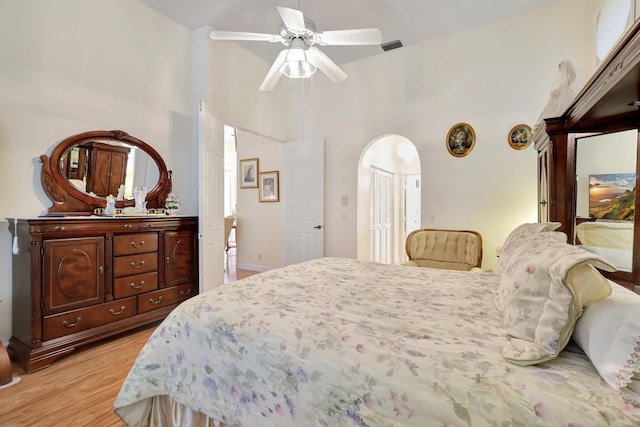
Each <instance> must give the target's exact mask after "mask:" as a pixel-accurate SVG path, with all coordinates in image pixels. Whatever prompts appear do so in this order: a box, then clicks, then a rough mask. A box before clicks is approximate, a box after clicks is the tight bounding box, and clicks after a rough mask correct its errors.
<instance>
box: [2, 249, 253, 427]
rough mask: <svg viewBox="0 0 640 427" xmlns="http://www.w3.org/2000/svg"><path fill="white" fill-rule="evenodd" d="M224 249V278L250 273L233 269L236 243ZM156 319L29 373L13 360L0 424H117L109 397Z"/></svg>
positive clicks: (77, 426) (6, 426)
mask: <svg viewBox="0 0 640 427" xmlns="http://www.w3.org/2000/svg"><path fill="white" fill-rule="evenodd" d="M229 252H230V253H229V255H228V258H229V259H228V262H227V264H228V267H229V268H228V269H227V273H226V274H225V283H228V282H231V281H234V280H236V279H241V278H244V277H247V276H251V275H252V274H255V272H253V271H247V270H236V268H235V249H231V250H230V251H229ZM231 267H232V268H231ZM158 323H159V322H158ZM158 323H154V324H152V325H149V326H146V327H143V328H139V329H136V330H134V331H131V332H127V333H124V334H120V335H118V336H116V337H114V338H111V339H106V340H103V341H99V342H97V343H95V344H91V345H88V346H85V347H81V348H79V349H78V350H77V351H75V352H73V353H71V354H69V355H67V356H63V357H61V358H59V359H58V360H56V361H55V362H53V363H52V364H51V366H49V367H48V368H45V369H42V370H40V371H36V372H33V373H31V374H25V372H24V371H23V370H22V369H21V368H20V367H18V365H17V364H16V363H12V365H11V366H12V370H13V374H14V376H19V377H20V382H18V383H17V384H15V385H13V386H11V387H8V388H4V389H0V426H3V427H18V426H19V427H23V426H24V427H27V426H28V427H32V426H38V427H48V426H52V427H53V426H56V427H57V426H72V427H84V426H87V427H89V426H90V427H93V426H100V427H103V426H122V425H123V423H122V422H121V421H120V419H119V418H118V417H117V416H116V415H114V414H113V413H112V412H111V409H112V407H113V402H114V401H115V399H116V396H117V395H118V392H119V391H120V387H121V385H122V382H123V381H124V379H125V377H126V376H127V372H128V371H129V369H130V368H131V365H132V364H133V362H134V360H135V358H136V357H137V355H138V353H139V352H140V349H141V348H142V347H143V346H144V344H145V342H146V341H147V339H148V338H149V336H150V335H151V333H152V332H153V330H154V329H155V327H156V326H157V325H158Z"/></svg>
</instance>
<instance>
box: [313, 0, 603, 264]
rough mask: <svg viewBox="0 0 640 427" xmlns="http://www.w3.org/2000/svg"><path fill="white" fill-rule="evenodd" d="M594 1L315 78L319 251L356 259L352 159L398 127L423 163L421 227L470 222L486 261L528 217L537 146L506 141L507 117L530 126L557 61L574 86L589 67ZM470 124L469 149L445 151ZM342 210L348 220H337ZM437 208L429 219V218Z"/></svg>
mask: <svg viewBox="0 0 640 427" xmlns="http://www.w3.org/2000/svg"><path fill="white" fill-rule="evenodd" d="M597 4H598V1H596V0H590V1H584V0H566V1H563V2H560V3H557V4H554V5H552V6H549V7H547V8H544V9H540V10H537V11H534V12H531V13H528V14H526V15H522V16H519V17H516V18H513V19H509V20H506V21H502V22H498V23H496V24H492V25H489V26H485V27H481V28H476V29H472V30H469V31H466V32H463V33H458V34H455V35H452V36H449V37H445V38H441V39H437V40H433V41H430V42H427V43H424V44H420V45H418V46H408V47H403V48H401V49H397V50H393V51H389V52H386V53H381V54H380V55H378V56H375V57H371V58H367V59H364V60H361V61H357V62H354V63H351V64H347V65H345V66H343V68H344V70H345V72H346V73H347V74H348V75H349V78H348V79H347V80H346V81H344V82H343V83H340V84H332V83H329V81H328V80H327V79H326V78H324V77H323V76H320V77H317V78H316V77H314V79H315V82H314V85H315V86H314V91H313V93H311V94H309V97H310V100H308V102H312V103H314V105H315V111H316V118H315V121H316V124H315V128H316V129H318V130H320V131H322V132H324V137H325V141H326V152H325V169H326V173H325V225H326V234H325V254H326V255H330V256H345V257H355V256H356V253H357V250H356V245H357V244H356V242H357V236H356V205H357V204H356V203H352V204H351V206H350V207H349V209H348V210H347V211H346V212H345V208H343V207H341V205H340V198H341V195H345V194H346V195H348V196H349V198H350V199H351V200H353V198H354V197H355V195H356V193H357V170H358V159H359V157H360V154H361V152H362V150H363V149H364V148H365V147H366V145H367V144H368V143H369V142H371V141H372V140H374V139H375V138H376V137H378V136H380V135H385V134H398V135H402V136H404V137H406V138H408V139H409V140H411V141H412V142H413V143H414V144H415V145H416V147H417V149H418V153H419V155H420V161H421V165H422V183H423V194H422V206H423V210H422V225H423V226H424V227H433V228H464V229H472V230H477V231H479V232H480V233H481V234H482V235H483V239H484V249H485V252H484V253H485V255H484V262H483V266H484V267H485V268H486V269H489V270H492V269H495V265H496V258H495V248H496V246H499V245H500V244H502V242H503V240H504V239H505V238H506V236H507V235H508V233H509V232H510V231H511V230H512V229H513V228H515V226H517V225H519V224H520V223H522V222H530V221H533V222H535V221H536V220H537V200H536V199H537V192H536V152H535V150H534V148H533V147H530V148H528V149H526V150H522V151H517V150H514V149H512V148H511V147H510V146H509V145H508V143H507V133H508V132H509V130H510V129H511V128H512V127H513V126H514V125H516V124H519V123H528V124H530V125H532V126H533V124H534V122H535V120H536V119H537V117H538V115H539V114H540V112H541V110H542V108H543V107H544V105H545V104H546V102H547V99H548V96H549V92H550V90H551V87H552V84H553V81H554V79H555V76H556V71H557V68H558V64H559V63H560V62H561V61H562V60H564V59H568V60H571V61H572V62H573V63H574V65H575V66H576V70H577V75H578V76H577V82H576V83H577V84H578V85H581V84H583V83H584V82H586V80H587V79H588V78H589V77H590V75H591V74H592V72H593V68H594V59H593V21H594V13H595V7H596V5H597ZM458 122H467V123H469V124H471V125H472V126H473V127H474V129H475V131H476V134H477V142H476V146H475V148H474V149H473V151H472V152H471V153H470V154H469V155H468V156H466V157H464V158H454V157H453V156H451V155H450V154H449V153H448V151H447V149H446V147H445V137H446V135H447V132H448V130H449V128H450V127H451V126H452V125H454V124H455V123H458ZM343 213H346V214H347V215H346V217H347V219H346V220H345V219H343V218H344V216H343ZM432 217H435V219H436V220H435V222H431V221H430V219H431V218H432Z"/></svg>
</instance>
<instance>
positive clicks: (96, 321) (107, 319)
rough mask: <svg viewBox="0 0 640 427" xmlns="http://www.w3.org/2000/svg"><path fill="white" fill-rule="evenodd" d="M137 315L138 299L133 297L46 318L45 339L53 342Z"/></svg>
mask: <svg viewBox="0 0 640 427" xmlns="http://www.w3.org/2000/svg"><path fill="white" fill-rule="evenodd" d="M135 314H136V298H135V297H132V298H127V299H122V300H118V301H112V302H108V303H104V304H99V305H95V306H93V307H88V308H81V309H79V310H73V311H67V312H65V313H60V314H56V315H54V316H48V317H45V318H44V339H45V341H46V340H51V339H54V338H58V337H61V336H64V335H69V334H73V333H76V332H80V331H84V330H86V329H91V328H95V327H96V326H101V325H106V324H107V323H111V322H115V321H117V320H121V319H126V318H127V317H132V316H134V315H135Z"/></svg>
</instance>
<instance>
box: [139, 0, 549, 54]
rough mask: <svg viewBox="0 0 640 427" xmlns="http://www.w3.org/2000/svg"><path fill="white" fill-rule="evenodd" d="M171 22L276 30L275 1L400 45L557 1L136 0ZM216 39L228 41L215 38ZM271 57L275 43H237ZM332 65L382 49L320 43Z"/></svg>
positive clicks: (321, 26) (331, 25)
mask: <svg viewBox="0 0 640 427" xmlns="http://www.w3.org/2000/svg"><path fill="white" fill-rule="evenodd" d="M141 1H142V2H143V3H146V4H148V5H149V6H151V7H152V8H154V9H157V10H158V11H160V12H161V13H163V14H164V15H166V16H168V17H170V18H171V19H173V20H174V21H176V22H178V23H180V24H182V25H184V26H185V27H187V28H188V29H190V30H195V29H197V28H200V27H202V26H204V25H208V26H210V27H211V28H212V29H215V30H224V31H247V32H255V33H269V34H278V33H279V29H280V24H281V23H282V21H281V19H280V15H278V12H277V10H276V6H284V7H290V8H296V9H300V10H302V12H303V13H304V14H305V17H307V18H311V19H312V20H313V21H314V22H315V24H316V26H317V29H318V31H323V30H324V31H327V30H346V29H355V28H372V27H377V28H379V29H380V30H381V31H382V36H383V40H382V42H383V43H387V42H391V41H394V40H401V41H402V43H403V45H404V46H409V45H412V44H417V43H421V42H424V41H426V40H429V39H433V38H437V37H442V36H445V35H448V34H452V33H455V32H458V31H462V30H466V29H469V28H473V27H477V26H482V25H485V24H488V23H491V22H496V21H500V20H503V19H506V18H510V17H513V16H516V15H520V14H522V13H525V12H528V11H531V10H534V9H538V8H541V7H544V6H547V5H549V4H552V3H557V2H558V1H560V0H141ZM215 43H229V42H224V41H217V42H215ZM241 44H242V45H243V46H244V47H246V48H247V49H249V50H250V51H252V52H253V53H255V54H256V55H258V56H260V57H262V58H263V59H264V60H265V61H267V62H271V61H273V59H275V57H276V55H277V53H278V52H279V51H280V50H281V49H282V46H281V45H280V44H279V43H267V42H242V43H241ZM322 50H323V51H324V52H325V53H326V54H327V55H329V56H330V57H331V59H332V60H333V61H334V62H336V63H337V64H339V65H340V64H344V63H346V62H351V61H355V60H357V59H362V58H365V57H368V56H372V55H377V54H379V53H382V52H383V50H382V48H380V47H379V46H323V47H322Z"/></svg>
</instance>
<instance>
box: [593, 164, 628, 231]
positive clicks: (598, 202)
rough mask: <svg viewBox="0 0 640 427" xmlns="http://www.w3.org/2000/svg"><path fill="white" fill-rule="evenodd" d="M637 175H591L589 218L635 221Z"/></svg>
mask: <svg viewBox="0 0 640 427" xmlns="http://www.w3.org/2000/svg"><path fill="white" fill-rule="evenodd" d="M635 200H636V174H635V173H610V174H597V175H589V217H590V218H594V219H617V220H625V221H633V218H634V212H635Z"/></svg>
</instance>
